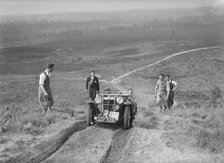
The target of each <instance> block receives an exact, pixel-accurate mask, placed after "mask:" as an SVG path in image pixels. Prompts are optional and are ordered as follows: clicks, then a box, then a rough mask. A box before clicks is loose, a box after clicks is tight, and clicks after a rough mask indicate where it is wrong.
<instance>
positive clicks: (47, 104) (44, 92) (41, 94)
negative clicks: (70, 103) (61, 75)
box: [38, 63, 54, 114]
mask: <svg viewBox="0 0 224 163" xmlns="http://www.w3.org/2000/svg"><path fill="white" fill-rule="evenodd" d="M53 70H54V64H53V63H50V64H48V66H47V69H46V70H44V71H43V72H42V73H41V74H40V79H39V89H38V99H39V106H40V108H41V109H42V110H43V114H45V113H46V112H49V111H51V107H52V106H53V104H54V100H53V96H52V93H51V88H50V76H51V73H52V71H53Z"/></svg>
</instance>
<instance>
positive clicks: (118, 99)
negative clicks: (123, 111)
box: [116, 97, 124, 104]
mask: <svg viewBox="0 0 224 163" xmlns="http://www.w3.org/2000/svg"><path fill="white" fill-rule="evenodd" d="M116 102H117V103H118V104H122V103H123V102H124V99H123V97H117V98H116Z"/></svg>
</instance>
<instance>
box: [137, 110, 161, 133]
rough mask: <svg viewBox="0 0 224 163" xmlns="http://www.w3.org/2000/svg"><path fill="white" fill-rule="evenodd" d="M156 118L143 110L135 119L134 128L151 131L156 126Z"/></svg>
mask: <svg viewBox="0 0 224 163" xmlns="http://www.w3.org/2000/svg"><path fill="white" fill-rule="evenodd" d="M158 120H159V119H158V117H157V116H156V115H155V114H154V113H153V112H152V111H150V110H147V109H144V110H143V111H141V112H140V113H138V115H137V116H136V117H135V120H134V126H136V127H139V128H146V129H153V128H156V126H157V125H158Z"/></svg>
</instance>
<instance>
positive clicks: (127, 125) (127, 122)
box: [124, 106, 131, 130]
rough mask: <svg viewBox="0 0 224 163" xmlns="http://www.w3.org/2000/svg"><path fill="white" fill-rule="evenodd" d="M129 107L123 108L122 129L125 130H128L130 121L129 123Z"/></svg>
mask: <svg viewBox="0 0 224 163" xmlns="http://www.w3.org/2000/svg"><path fill="white" fill-rule="evenodd" d="M130 109H131V108H130V106H125V110H124V129H125V130H127V129H129V128H130V121H131V115H130Z"/></svg>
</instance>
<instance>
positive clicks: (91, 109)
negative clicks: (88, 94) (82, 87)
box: [86, 104, 93, 126]
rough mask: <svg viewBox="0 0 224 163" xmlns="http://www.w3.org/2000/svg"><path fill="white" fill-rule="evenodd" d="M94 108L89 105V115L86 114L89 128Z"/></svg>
mask: <svg viewBox="0 0 224 163" xmlns="http://www.w3.org/2000/svg"><path fill="white" fill-rule="evenodd" d="M92 107H93V106H92V105H91V104H89V105H88V108H87V114H86V123H87V126H91V122H92V119H93V108H92Z"/></svg>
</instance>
